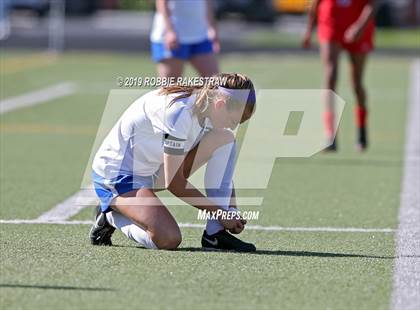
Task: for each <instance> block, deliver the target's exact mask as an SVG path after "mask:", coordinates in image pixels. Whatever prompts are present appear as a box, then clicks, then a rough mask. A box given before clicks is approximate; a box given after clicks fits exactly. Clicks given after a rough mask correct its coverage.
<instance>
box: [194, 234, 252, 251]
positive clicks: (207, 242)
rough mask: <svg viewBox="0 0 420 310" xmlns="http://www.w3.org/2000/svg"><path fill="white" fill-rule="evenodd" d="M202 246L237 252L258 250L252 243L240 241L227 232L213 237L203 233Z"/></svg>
mask: <svg viewBox="0 0 420 310" xmlns="http://www.w3.org/2000/svg"><path fill="white" fill-rule="evenodd" d="M201 245H202V246H203V248H205V249H211V250H231V251H237V252H255V251H256V250H257V249H256V247H255V245H253V244H252V243H248V242H244V241H242V240H239V239H238V238H236V237H235V236H233V235H231V234H230V233H228V232H227V231H226V230H221V231H219V232H217V233H215V234H213V235H208V234H207V232H206V231H204V232H203V237H202V238H201Z"/></svg>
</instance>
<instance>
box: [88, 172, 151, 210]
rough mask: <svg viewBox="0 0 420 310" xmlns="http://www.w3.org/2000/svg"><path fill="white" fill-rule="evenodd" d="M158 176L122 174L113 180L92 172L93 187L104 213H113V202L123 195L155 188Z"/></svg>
mask: <svg viewBox="0 0 420 310" xmlns="http://www.w3.org/2000/svg"><path fill="white" fill-rule="evenodd" d="M155 179H156V176H155V175H151V176H146V177H145V176H133V175H128V174H122V175H119V176H117V177H116V178H112V179H110V180H109V179H105V178H103V177H101V176H100V175H98V174H97V173H96V172H95V171H92V180H93V186H94V187H95V192H96V195H97V196H98V198H99V201H100V204H101V210H102V212H109V211H111V207H110V205H111V202H112V200H113V199H114V198H115V197H117V196H119V195H122V194H125V193H128V192H131V191H133V190H136V189H141V188H153V185H154V182H155Z"/></svg>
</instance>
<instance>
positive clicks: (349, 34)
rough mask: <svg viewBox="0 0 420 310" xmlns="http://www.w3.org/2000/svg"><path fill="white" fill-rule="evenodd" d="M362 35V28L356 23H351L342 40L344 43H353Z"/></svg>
mask: <svg viewBox="0 0 420 310" xmlns="http://www.w3.org/2000/svg"><path fill="white" fill-rule="evenodd" d="M361 36H362V29H361V28H360V27H359V25H357V24H353V25H351V26H350V27H349V28H348V29H347V30H346V32H345V33H344V41H345V42H346V43H354V42H356V41H358V40H359V39H360V37H361Z"/></svg>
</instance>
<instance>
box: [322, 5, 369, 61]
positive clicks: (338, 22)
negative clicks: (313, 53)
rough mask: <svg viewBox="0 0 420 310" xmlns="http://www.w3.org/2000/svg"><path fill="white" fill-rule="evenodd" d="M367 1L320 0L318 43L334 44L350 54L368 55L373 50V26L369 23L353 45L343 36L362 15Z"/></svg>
mask: <svg viewBox="0 0 420 310" xmlns="http://www.w3.org/2000/svg"><path fill="white" fill-rule="evenodd" d="M367 3H368V0H322V1H321V2H320V4H319V7H318V39H319V42H320V43H327V42H328V43H330V42H335V43H338V44H339V45H341V47H342V48H344V49H345V50H347V51H348V52H350V53H352V54H353V53H354V54H356V53H363V54H365V53H369V52H370V51H371V50H372V49H373V37H374V32H375V24H374V21H373V19H372V20H370V21H369V23H368V25H367V27H366V29H365V31H364V32H363V34H362V36H361V38H360V39H359V40H357V41H356V42H353V43H348V42H346V41H345V39H344V34H345V32H346V31H347V29H349V27H350V26H351V25H353V24H354V23H355V22H356V21H357V20H358V18H359V17H360V14H361V13H362V11H363V9H364V7H365V5H366V4H367Z"/></svg>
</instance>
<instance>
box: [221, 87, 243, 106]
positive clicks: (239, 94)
mask: <svg viewBox="0 0 420 310" xmlns="http://www.w3.org/2000/svg"><path fill="white" fill-rule="evenodd" d="M217 89H218V90H219V91H220V92H221V93H223V94H225V95H227V96H230V97H232V98H234V99H236V100H238V101H240V102H245V103H246V102H247V101H248V97H249V92H250V90H249V89H232V88H225V87H222V86H218V87H217Z"/></svg>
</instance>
